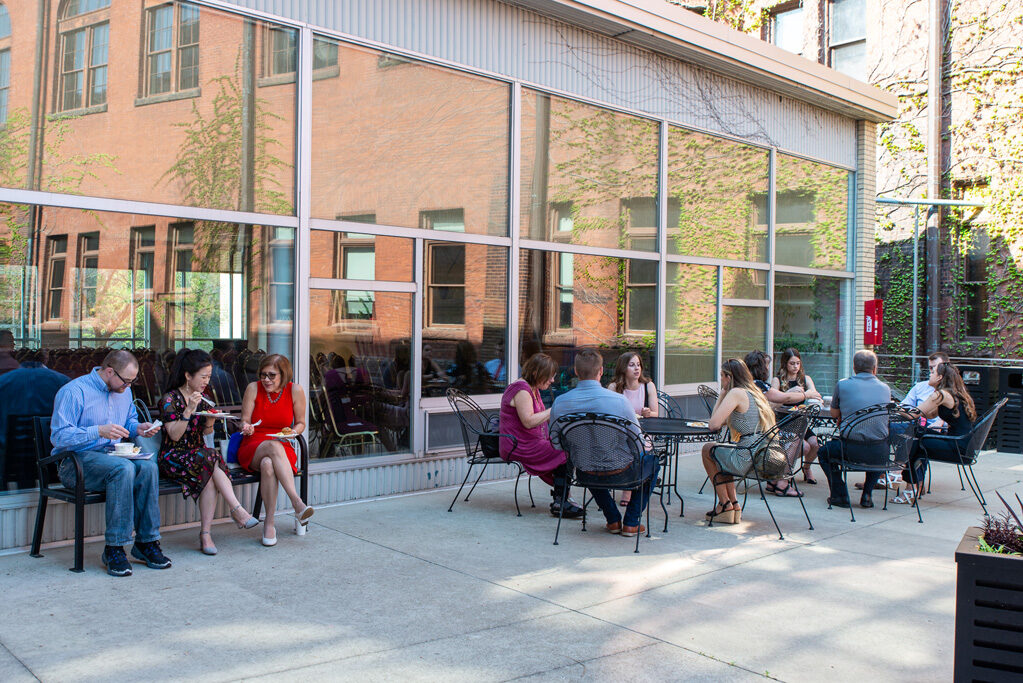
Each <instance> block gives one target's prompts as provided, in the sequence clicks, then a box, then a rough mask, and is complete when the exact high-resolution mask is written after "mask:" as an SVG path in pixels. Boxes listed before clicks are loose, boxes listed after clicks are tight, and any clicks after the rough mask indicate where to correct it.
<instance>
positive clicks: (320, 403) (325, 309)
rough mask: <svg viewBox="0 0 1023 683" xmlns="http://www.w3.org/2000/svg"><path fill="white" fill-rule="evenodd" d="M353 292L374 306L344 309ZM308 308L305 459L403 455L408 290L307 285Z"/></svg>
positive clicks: (406, 445)
mask: <svg viewBox="0 0 1023 683" xmlns="http://www.w3.org/2000/svg"><path fill="white" fill-rule="evenodd" d="M353 294H355V295H356V297H360V296H365V295H372V296H373V298H374V299H373V301H374V303H375V306H373V307H372V308H371V309H370V310H369V311H368V314H367V313H366V311H364V310H359V311H356V312H355V314H351V313H350V311H351V310H352V309H351V308H350V307H349V306H348V304H347V302H350V301H351V300H352V295H353ZM309 314H310V325H309V352H310V354H311V355H312V358H311V359H310V371H309V382H310V392H309V393H310V400H309V417H310V423H309V433H310V453H311V455H312V457H314V458H319V459H332V458H353V457H364V456H371V455H382V454H386V453H407V452H408V451H409V448H410V443H411V442H410V425H411V417H410V406H411V405H412V400H411V397H410V390H411V386H412V383H411V377H410V376H409V372H410V370H411V368H412V348H411V345H410V341H409V339H410V335H411V332H412V295H411V294H407V293H399V292H351V291H335V290H323V289H313V290H310V292H309Z"/></svg>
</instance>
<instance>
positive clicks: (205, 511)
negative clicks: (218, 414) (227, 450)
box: [156, 349, 259, 555]
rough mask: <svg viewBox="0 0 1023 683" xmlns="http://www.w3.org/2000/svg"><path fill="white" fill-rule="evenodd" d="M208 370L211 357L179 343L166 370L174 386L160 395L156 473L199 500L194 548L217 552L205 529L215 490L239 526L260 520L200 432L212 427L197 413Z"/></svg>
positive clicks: (208, 525) (210, 421) (208, 419)
mask: <svg viewBox="0 0 1023 683" xmlns="http://www.w3.org/2000/svg"><path fill="white" fill-rule="evenodd" d="M212 374H213V359H212V358H210V355H209V354H208V353H206V352H205V351H203V350H202V349H192V350H188V349H183V350H182V351H181V352H180V353H178V357H177V359H176V360H175V361H174V367H173V369H172V370H171V375H170V384H169V386H172V387H174V388H173V389H171V390H170V391H168V392H167V393H165V394H164V395H163V397H162V398H161V399H160V414H161V417H162V419H163V422H164V426H163V445H162V446H161V447H160V454H159V455H158V456H157V457H156V464H157V465H158V466H159V468H160V475H161V476H163V477H164V478H165V479H170V480H171V481H175V482H177V483H179V484H181V493H182V495H183V496H185V497H186V498H192V499H193V500H197V501H198V504H199V549H200V550H201V551H202V552H203V553H205V554H206V555H216V554H217V546H215V545H213V536H212V535H211V533H210V530H211V528H212V524H213V515H214V511H215V510H216V507H217V494H218V493H219V494H220V495H221V496H223V497H224V500H225V501H226V502H227V504H228V506H229V508H230V511H231V517H232V518H233V519H234V522H235V524H237V525H238V528H239V529H251V528H252V527H254V526H256V525H257V524H259V520H258V519H256V518H255V517H253V516H252V515H250V514H249V513H248V512H246V511H245V509H244V508H242V504H241V503H239V502H238V497H237V496H235V495H234V487H233V486H232V484H231V477H230V476H229V475H228V472H227V465H225V464H224V459H223V457H222V456H221V455H220V453H219V451H217V450H215V449H213V448H208V447H207V446H206V444H205V442H204V435H205V434H211V433H212V432H213V420H214V418H212V417H202V416H200V415H197V414H196V413H199V412H203V409H204V406H203V405H202V401H203V392H205V391H206V387H207V386H209V383H210V376H211V375H212Z"/></svg>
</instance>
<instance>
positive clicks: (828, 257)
mask: <svg viewBox="0 0 1023 683" xmlns="http://www.w3.org/2000/svg"><path fill="white" fill-rule="evenodd" d="M851 182H852V173H850V172H849V171H846V170H844V169H840V168H835V167H834V166H827V165H825V164H819V163H817V162H814V161H807V160H806V159H799V158H796V157H792V156H788V155H786V154H779V155H778V172H777V180H776V186H777V198H776V202H777V211H778V218H777V220H776V230H777V232H776V235H775V249H776V250H777V254H776V255H775V261H776V262H777V263H780V264H783V265H786V266H805V267H811V268H833V269H837V270H844V269H845V268H846V264H847V259H846V256H847V252H848V235H849V184H850V183H851Z"/></svg>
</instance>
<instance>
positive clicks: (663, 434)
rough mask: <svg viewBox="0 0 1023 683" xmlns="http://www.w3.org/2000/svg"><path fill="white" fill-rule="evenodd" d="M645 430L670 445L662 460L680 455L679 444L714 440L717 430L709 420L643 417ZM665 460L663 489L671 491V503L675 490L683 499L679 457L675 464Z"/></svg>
mask: <svg viewBox="0 0 1023 683" xmlns="http://www.w3.org/2000/svg"><path fill="white" fill-rule="evenodd" d="M639 425H640V427H641V428H642V429H643V432H644V433H645V434H647V435H648V436H651V437H653V438H655V439H657V440H659V441H663V442H665V443H666V444H667V445H668V447H667V448H666V449H665V450H664V455H663V457H662V460H664V461H666V460H667V459H668V458H670V457H671V456H677V455H678V445H679V444H683V443H703V442H707V441H714V439H716V438H717V432H714V431H712V430H711V428H710V425H708V424H707V422H700V421H695V420H685V419H682V418H675V417H643V418H640V420H639ZM669 464H670V463H668V462H664V465H665V467H664V469H663V470H662V472H663V475H662V477H661V483H660V486H661V490H662V491H663V490H668V491H669V503H670V498H671V494H670V491H674V492H675V495H676V496H678V498H679V501H680V502H681V501H682V494H681V493H680V492H679V490H678V458H677V457H676V458H675V463H674V465H673V466H671V467H668V465H669ZM682 506H683V507H682V510H683V512H684V511H685V504H684V503H682Z"/></svg>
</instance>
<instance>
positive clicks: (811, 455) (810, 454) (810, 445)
mask: <svg viewBox="0 0 1023 683" xmlns="http://www.w3.org/2000/svg"><path fill="white" fill-rule="evenodd" d="M771 388H772V389H777V390H779V391H783V392H785V393H794V394H798V395H802V396H803V400H802V401H800V402H799V403H797V404H796V405H801V404H803V403H806V401H808V400H816V401H821V402H823V401H824V398H823V397H822V396H821V395H820V392H819V391H817V387H816V386H814V383H813V378H812V377H810V375H807V374H805V373H804V372H803V358H802V356H800V355H799V350H798V349H794V348H791V347H790V348H787V349H785V350H784V351H782V352H781V367H780V368H779V369H778V374H777V376H775V377H772V378H771ZM805 439H806V441H805V444H804V445H803V453H804V455H803V481H804V482H806V483H807V484H816V483H817V480H816V479H814V478H813V471H812V467H813V463H814V461H815V460H816V459H817V451H818V450H820V443H819V442H818V441H817V436H816V435H815V434H814V433H813V430H811V429H809V428H808V429H807V430H806V437H805ZM779 490H780V491H781V493H779V494H778V495H785V492H786V491H787V490H788V485H787V483H786V488H784V489H779Z"/></svg>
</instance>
